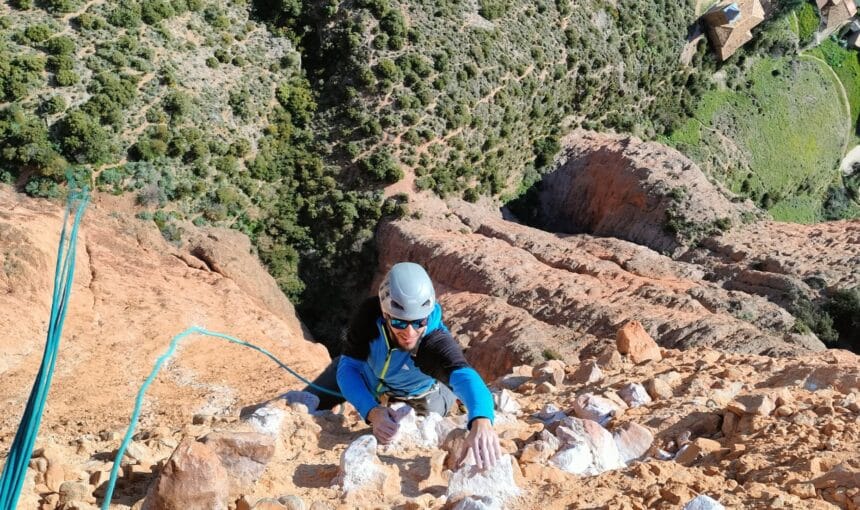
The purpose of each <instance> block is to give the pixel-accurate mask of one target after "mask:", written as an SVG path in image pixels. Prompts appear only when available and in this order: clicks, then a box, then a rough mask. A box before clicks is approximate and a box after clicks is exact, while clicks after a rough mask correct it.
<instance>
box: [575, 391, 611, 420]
mask: <svg viewBox="0 0 860 510" xmlns="http://www.w3.org/2000/svg"><path fill="white" fill-rule="evenodd" d="M573 412H574V414H576V416H577V417H579V418H582V419H585V420H593V421H596V422H597V423H599V424H601V425H606V424H608V423H609V422H610V421H612V420H613V418H615V417H617V416H620V415H621V414H622V412H623V411H622V409H621V408H620V407H619V406H618V404H616V403H615V402H613V401H611V400H609V399H608V398H604V397H599V396H597V395H593V394H591V393H585V394H583V395H580V396H579V397H577V398H576V400H575V401H574V404H573Z"/></svg>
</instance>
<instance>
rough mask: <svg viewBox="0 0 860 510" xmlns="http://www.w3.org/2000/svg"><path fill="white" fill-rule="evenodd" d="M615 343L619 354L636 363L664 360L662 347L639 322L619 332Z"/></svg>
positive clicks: (632, 323)
mask: <svg viewBox="0 0 860 510" xmlns="http://www.w3.org/2000/svg"><path fill="white" fill-rule="evenodd" d="M615 342H616V345H617V346H618V352H620V353H621V354H627V355H628V356H630V359H632V360H633V362H634V363H644V362H646V361H660V360H661V359H663V357H662V355H661V354H660V346H658V345H657V342H655V341H654V339H653V338H651V335H649V334H648V332H647V331H645V328H643V327H642V324H640V323H639V322H637V321H632V322H628V323H627V324H625V325H624V327H622V328H621V329H620V330H618V336H617V338H616V340H615Z"/></svg>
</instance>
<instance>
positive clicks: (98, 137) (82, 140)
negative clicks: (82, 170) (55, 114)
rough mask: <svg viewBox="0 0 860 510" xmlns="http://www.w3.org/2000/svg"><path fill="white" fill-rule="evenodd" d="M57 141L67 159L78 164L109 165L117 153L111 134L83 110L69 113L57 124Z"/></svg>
mask: <svg viewBox="0 0 860 510" xmlns="http://www.w3.org/2000/svg"><path fill="white" fill-rule="evenodd" d="M57 139H58V140H59V143H60V147H61V148H62V149H63V153H64V154H65V155H66V157H67V158H69V159H70V160H71V161H75V162H78V163H90V164H99V163H107V162H109V161H110V160H111V159H112V157H113V154H114V152H115V148H114V142H113V140H112V139H111V136H110V134H109V133H108V132H107V131H105V129H104V128H103V127H102V126H101V125H100V124H99V122H98V120H96V119H94V118H93V117H91V116H90V115H88V114H87V113H85V112H83V111H81V110H75V111H72V112H70V113H68V114H67V115H66V116H65V117H64V118H63V119H62V120H61V121H60V122H58V123H57Z"/></svg>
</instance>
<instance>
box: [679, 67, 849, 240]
mask: <svg viewBox="0 0 860 510" xmlns="http://www.w3.org/2000/svg"><path fill="white" fill-rule="evenodd" d="M750 59H751V60H752V61H753V63H752V65H751V66H750V68H749V69H748V70H747V71H746V72H743V73H738V75H737V76H733V77H730V78H729V80H730V84H731V85H733V88H728V87H726V88H718V89H715V90H711V91H708V92H707V93H705V95H704V97H703V98H702V101H701V103H700V104H699V105H698V106H697V108H696V109H695V112H694V117H693V118H691V119H690V120H688V121H687V122H686V123H685V124H684V125H682V126H681V127H680V128H679V129H678V130H677V131H675V132H674V133H673V134H672V136H671V137H669V142H670V143H672V144H673V145H675V146H676V147H678V148H679V149H680V150H681V151H682V152H684V153H686V154H687V155H688V156H690V157H692V158H693V159H694V160H695V161H696V162H697V163H699V164H700V165H701V166H702V167H703V168H704V169H706V170H708V171H710V172H712V173H714V174H715V175H717V176H719V177H720V178H721V180H723V181H724V182H725V183H726V184H727V185H728V186H729V187H730V188H731V189H732V191H734V192H735V193H740V194H742V195H746V196H748V197H750V198H752V199H753V200H755V201H757V202H758V203H759V204H760V205H761V206H762V207H764V208H766V209H768V210H770V212H771V214H772V215H773V216H774V218H776V219H780V220H784V221H797V222H804V223H808V222H813V221H817V220H820V219H821V217H822V211H821V207H822V203H823V202H824V200H825V197H826V190H827V187H828V186H829V185H830V184H831V183H832V182H833V181H834V180H835V179H838V172H837V170H836V168H837V166H838V163H839V160H840V158H841V155H842V152H843V148H844V145H845V143H846V141H847V138H848V136H849V134H848V133H846V130H845V128H846V122H845V107H844V105H843V104H842V103H841V93H840V91H839V89H838V87H837V84H836V83H835V82H834V81H833V77H832V76H831V75H830V71H829V70H828V69H827V68H826V66H825V65H824V64H823V63H821V62H818V61H814V60H811V59H795V58H790V57H782V58H772V57H750ZM730 162H737V163H734V164H732V163H730Z"/></svg>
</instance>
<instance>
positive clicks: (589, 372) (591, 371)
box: [570, 361, 603, 384]
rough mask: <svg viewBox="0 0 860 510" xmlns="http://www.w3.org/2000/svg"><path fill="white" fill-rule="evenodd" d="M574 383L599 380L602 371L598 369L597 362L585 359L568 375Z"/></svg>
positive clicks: (601, 377)
mask: <svg viewBox="0 0 860 510" xmlns="http://www.w3.org/2000/svg"><path fill="white" fill-rule="evenodd" d="M570 379H571V381H572V382H573V383H574V384H591V383H596V382H599V381H600V380H601V379H603V372H602V371H601V370H600V367H599V366H598V364H597V362H595V361H587V362H585V363H583V364H581V365H579V368H577V369H576V371H575V372H574V373H573V375H572V376H571V377H570Z"/></svg>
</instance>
